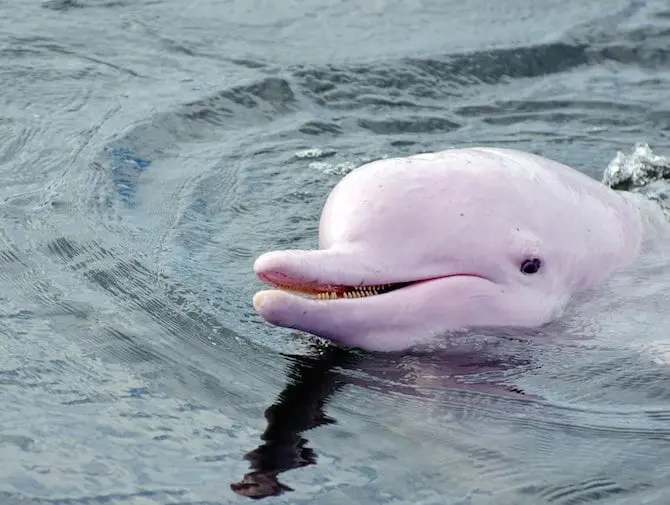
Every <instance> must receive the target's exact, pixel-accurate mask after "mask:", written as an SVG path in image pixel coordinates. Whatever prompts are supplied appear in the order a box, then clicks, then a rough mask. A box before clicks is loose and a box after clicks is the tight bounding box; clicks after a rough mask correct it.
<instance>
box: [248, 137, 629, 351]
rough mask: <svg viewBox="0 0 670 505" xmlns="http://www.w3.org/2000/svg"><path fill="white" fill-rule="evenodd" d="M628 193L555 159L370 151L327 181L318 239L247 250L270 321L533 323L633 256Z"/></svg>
mask: <svg viewBox="0 0 670 505" xmlns="http://www.w3.org/2000/svg"><path fill="white" fill-rule="evenodd" d="M640 227H641V225H640V217H639V214H638V212H637V209H636V208H635V207H634V205H633V204H632V203H630V201H629V200H627V199H625V198H623V197H622V196H621V195H620V194H618V193H617V192H615V191H613V190H611V189H609V188H607V187H605V186H604V185H602V184H600V183H598V182H597V181H595V180H593V179H591V178H590V177H588V176H586V175H583V174H581V173H579V172H577V171H575V170H573V169H571V168H569V167H567V166H565V165H562V164H559V163H557V162H554V161H551V160H548V159H546V158H542V157H539V156H535V155H532V154H528V153H522V152H519V151H511V150H503V149H490V148H470V149H453V150H447V151H442V152H439V153H430V154H420V155H416V156H411V157H408V158H395V159H387V160H379V161H376V162H373V163H369V164H367V165H363V166H362V167H359V168H358V169H356V170H354V171H352V172H351V173H349V174H348V175H347V176H346V177H344V178H343V179H342V180H341V181H340V182H339V183H338V184H337V185H336V186H335V188H334V189H333V191H332V192H331V194H330V195H329V197H328V199H327V201H326V203H325V206H324V209H323V212H322V215H321V221H320V228H319V249H318V250H287V251H272V252H268V253H265V254H263V255H261V256H260V257H259V258H257V260H256V262H255V264H254V270H255V272H256V275H257V276H258V277H259V279H260V280H262V281H264V282H265V283H267V284H270V285H271V286H272V287H273V288H275V289H270V290H264V291H260V292H258V293H257V294H256V295H255V296H254V300H253V304H254V308H255V309H256V311H257V312H258V313H259V314H260V315H261V316H262V317H263V318H264V319H265V320H266V321H268V322H270V323H272V324H275V325H278V326H283V327H289V328H294V329H298V330H302V331H306V332H309V333H312V334H315V335H318V336H320V337H323V338H325V339H328V340H331V341H332V342H335V343H337V344H340V345H343V346H348V347H359V348H362V349H366V350H373V351H398V350H402V349H407V348H409V347H412V346H414V345H418V344H426V343H430V342H431V341H433V340H434V339H436V338H439V337H441V336H444V335H445V334H447V333H448V332H449V331H452V330H458V329H465V328H473V327H500V326H512V327H534V326H539V325H542V324H544V323H546V322H548V321H550V320H551V319H553V318H554V317H556V316H557V314H559V313H560V311H561V309H562V308H563V306H564V305H565V303H566V302H567V301H568V300H569V298H570V295H571V294H573V293H574V292H576V291H578V290H582V289H587V288H590V287H592V286H594V285H596V284H598V283H599V282H601V281H602V280H604V279H605V278H606V277H607V276H608V275H609V274H610V273H611V272H612V271H613V270H614V269H616V268H617V267H619V266H621V265H624V264H626V263H627V262H630V261H631V260H632V258H633V257H634V256H635V254H636V252H637V250H638V247H639V244H640V234H641V231H640Z"/></svg>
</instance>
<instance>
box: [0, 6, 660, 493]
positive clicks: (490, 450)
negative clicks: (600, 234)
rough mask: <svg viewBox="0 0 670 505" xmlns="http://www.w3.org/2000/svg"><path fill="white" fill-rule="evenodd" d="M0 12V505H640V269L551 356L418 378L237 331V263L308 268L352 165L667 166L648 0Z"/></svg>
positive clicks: (538, 346)
mask: <svg viewBox="0 0 670 505" xmlns="http://www.w3.org/2000/svg"><path fill="white" fill-rule="evenodd" d="M0 12H1V13H2V16H0V56H1V58H2V59H1V62H2V65H1V66H0V104H1V107H0V176H1V177H2V184H1V185H0V213H1V217H2V219H0V286H1V290H0V296H1V297H2V303H0V332H1V333H2V342H3V344H2V352H1V355H0V405H2V430H1V432H0V455H1V458H2V459H1V461H2V463H0V465H1V466H0V469H1V470H0V503H2V504H3V505H13V504H25V505H27V504H31V505H32V504H59V505H66V504H98V503H100V504H103V503H104V504H133V505H138V504H154V503H158V504H174V505H176V504H215V503H216V504H219V503H245V502H248V501H249V498H247V497H244V496H241V495H240V494H236V493H235V492H233V490H232V489H231V484H235V483H239V482H240V481H241V480H242V479H243V476H244V475H245V474H248V473H249V472H251V475H250V476H247V480H248V481H253V480H255V481H256V482H259V483H260V484H259V487H258V488H256V489H257V491H258V492H259V493H272V492H274V491H276V490H278V489H280V487H279V484H277V480H278V481H279V482H281V483H282V484H284V485H286V486H289V487H290V488H292V490H288V489H284V491H285V492H283V493H281V494H280V495H279V496H278V497H271V498H268V502H273V503H274V502H277V503H292V504H299V503H319V504H323V505H327V504H340V503H341V504H350V503H366V504H367V503H372V504H374V503H389V504H391V503H392V504H405V503H406V504H440V505H456V504H463V505H465V504H468V505H479V504H487V505H488V504H496V505H505V504H510V505H512V504H515V505H516V504H519V505H520V504H534V505H539V504H549V503H551V504H562V505H576V504H582V503H606V504H619V503H622V504H624V503H625V504H630V503H640V504H641V503H645V504H667V503H669V502H670V429H669V428H668V426H669V424H668V423H669V422H670V405H669V402H670V367H668V365H667V364H664V363H663V359H658V355H659V353H660V355H661V356H663V355H664V354H663V353H664V352H666V351H667V350H668V349H670V347H668V346H667V343H668V341H670V338H668V337H667V336H666V335H667V334H668V333H669V330H670V324H668V320H669V319H668V315H670V308H668V307H670V305H669V304H668V303H667V302H668V297H667V295H664V293H667V288H668V287H670V280H668V275H667V272H668V269H667V268H666V266H667V265H666V264H665V263H664V259H663V258H662V257H661V259H660V260H658V261H657V262H656V263H652V264H650V265H647V266H646V269H645V272H644V273H640V272H638V273H637V274H636V275H631V274H629V275H628V276H626V275H624V276H623V277H621V279H620V280H619V281H617V282H615V283H614V284H613V285H612V286H610V287H609V288H608V289H609V291H608V296H602V297H601V298H600V299H598V300H590V301H588V303H585V304H584V305H581V306H580V307H581V308H579V309H576V311H577V314H578V315H577V317H576V319H573V322H572V323H565V324H563V325H559V326H558V327H556V328H554V329H553V330H551V329H549V330H548V331H549V333H551V332H552V331H553V332H554V334H553V335H542V334H536V335H532V336H531V337H532V338H530V339H527V340H523V339H521V340H518V339H506V338H503V337H500V338H496V336H494V335H488V336H487V335H481V337H482V339H481V340H477V342H479V343H477V344H476V345H475V344H472V345H470V346H469V347H468V348H467V349H466V350H460V351H458V350H456V349H452V350H451V351H446V352H443V353H435V354H426V353H423V354H422V353H418V352H414V353H408V354H405V355H393V356H376V355H362V354H356V353H353V354H348V353H340V352H338V351H336V350H332V349H327V348H324V347H323V346H320V345H319V344H318V342H316V341H315V340H314V339H311V338H308V337H306V336H304V335H293V334H292V333H291V332H289V331H285V330H281V329H277V328H271V327H269V326H267V325H265V324H264V323H262V321H261V320H260V319H259V318H258V317H257V316H256V315H255V314H254V312H253V310H252V308H251V304H250V300H251V296H252V295H253V293H254V292H255V291H256V290H257V289H259V288H260V285H259V283H258V282H257V281H256V279H255V278H254V276H253V272H252V264H253V260H254V258H255V257H256V256H257V255H259V254H260V253H262V252H265V251H267V250H272V249H282V248H292V247H312V246H315V245H316V232H317V225H318V218H319V212H320V209H321V205H322V204H323V201H324V198H325V197H326V195H327V193H328V191H329V190H330V188H331V187H332V186H333V185H334V184H335V183H336V182H337V180H338V179H339V178H340V177H341V176H342V175H343V174H345V173H346V172H347V171H349V170H350V169H351V168H353V167H355V166H357V165H360V164H362V163H364V162H366V161H370V160H373V159H377V158H379V157H385V156H396V155H409V154H415V153H417V152H420V151H430V150H439V149H445V148H449V147H454V146H465V145H498V146H504V147H513V148H518V149H522V150H529V151H533V152H536V153H539V154H542V155H544V156H548V157H551V158H554V159H557V160H559V161H562V162H564V163H567V164H569V165H571V166H574V167H576V168H578V169H579V170H582V171H584V172H586V173H588V174H589V175H592V176H593V177H596V178H600V176H601V174H602V171H603V170H604V168H605V167H606V166H607V165H608V163H609V162H610V161H612V160H613V159H614V158H615V156H616V155H617V152H619V151H623V152H626V153H628V152H634V150H635V147H634V146H635V144H636V143H637V142H646V143H648V144H649V145H650V146H652V148H653V149H654V152H657V153H663V152H664V151H665V152H666V153H668V147H669V145H668V144H669V137H670V108H669V107H670V106H669V105H668V104H669V103H670V49H669V48H670V5H669V4H668V2H667V0H648V1H644V0H607V1H605V0H596V1H593V2H584V1H577V0H568V1H565V0H561V1H558V0H542V1H536V0H510V1H506V2H494V1H485V0H472V1H469V2H460V1H459V2H457V1H453V0H441V1H440V0H432V1H431V0H424V1H421V0H415V1H411V0H402V1H400V0H379V1H376V0H375V1H372V0H371V1H366V2H348V1H344V0H314V1H310V2H296V1H291V2H289V1H269V0H266V1H255V0H228V1H224V0H222V1H219V2H213V1H207V0H205V1H196V2H186V1H184V0H152V1H133V2H130V1H128V2H126V1H123V0H121V1H114V0H100V1H97V0H45V1H43V2H41V3H40V2H36V1H33V2H30V1H19V0H9V1H0ZM664 274H665V275H664ZM585 302H586V301H585ZM575 321H578V322H579V323H575ZM562 332H563V333H566V334H567V333H572V334H574V335H577V336H578V337H579V336H581V337H588V338H585V340H583V341H580V340H579V339H575V338H572V339H567V338H566V339H565V340H562V339H561V336H562ZM574 335H573V336H574ZM664 339H665V340H664ZM589 342H590V343H589ZM663 345H666V347H663ZM659 349H660V351H659ZM656 351H659V352H656ZM666 355H667V356H670V353H667V352H666ZM490 390H493V391H494V393H495V394H489V392H490ZM499 393H500V394H499ZM270 406H273V407H272V408H271V409H270V410H268V411H267V412H266V409H268V407H270ZM266 429H267V430H266ZM264 432H265V435H264V438H265V439H266V442H267V443H265V442H264V440H262V439H261V435H263V433H264ZM279 471H283V473H280V474H279V475H278V476H277V475H276V474H277V472H279ZM233 487H234V488H236V489H238V491H239V492H240V493H243V491H244V490H241V491H240V490H239V487H237V486H233Z"/></svg>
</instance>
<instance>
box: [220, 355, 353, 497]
mask: <svg viewBox="0 0 670 505" xmlns="http://www.w3.org/2000/svg"><path fill="white" fill-rule="evenodd" d="M288 359H289V360H290V369H289V373H288V384H287V385H286V387H285V388H284V390H283V391H282V392H281V393H280V395H279V398H278V399H277V401H276V402H275V403H274V404H273V405H272V406H270V407H269V408H268V409H267V410H266V411H265V419H266V420H267V428H266V429H265V432H264V433H263V434H262V435H261V440H263V441H264V443H263V444H262V445H260V446H258V447H257V448H256V449H254V450H252V451H250V452H248V453H247V454H246V455H245V459H246V460H247V461H249V462H250V466H251V471H250V472H249V473H247V474H246V475H244V477H243V478H242V480H241V481H240V482H236V483H232V484H231V485H230V487H231V489H232V490H233V491H234V492H235V493H237V494H239V495H241V496H248V497H249V498H266V497H268V496H277V495H280V494H281V493H283V492H285V491H292V489H291V488H290V487H289V486H287V485H286V484H283V483H281V482H279V479H278V476H279V474H280V473H282V472H286V471H288V470H293V469H297V468H301V467H304V466H307V465H314V464H316V454H315V453H314V451H313V450H312V449H311V448H309V447H307V446H306V444H307V439H305V438H304V437H303V436H302V435H301V434H302V432H304V431H308V430H311V429H313V428H317V427H319V426H323V425H327V424H333V423H335V422H336V421H335V420H334V419H332V418H330V417H328V416H327V415H326V414H325V412H324V407H325V405H326V403H327V402H328V401H329V400H330V399H331V398H332V397H333V395H334V394H335V393H337V392H338V391H339V390H340V389H341V388H342V387H343V386H345V385H346V383H347V381H346V378H345V376H344V375H343V374H341V373H340V371H339V369H340V368H342V367H348V366H352V365H354V364H356V363H358V362H360V360H361V359H362V356H361V355H358V354H355V353H352V352H349V351H346V350H343V349H340V348H337V347H325V348H322V349H320V350H319V353H318V355H316V356H288Z"/></svg>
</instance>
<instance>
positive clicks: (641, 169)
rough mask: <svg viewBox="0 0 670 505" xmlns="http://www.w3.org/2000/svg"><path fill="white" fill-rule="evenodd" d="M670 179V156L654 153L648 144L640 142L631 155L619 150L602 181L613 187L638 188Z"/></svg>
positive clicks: (628, 189)
mask: <svg viewBox="0 0 670 505" xmlns="http://www.w3.org/2000/svg"><path fill="white" fill-rule="evenodd" d="M667 179H670V158H666V157H664V156H658V155H656V154H654V153H653V152H652V150H651V148H650V147H649V145H648V144H646V143H642V142H639V143H637V144H635V147H634V148H633V150H632V151H631V153H630V154H629V155H626V154H624V153H623V152H621V151H619V152H617V155H616V157H615V158H614V159H613V160H612V161H611V162H610V164H609V165H608V167H607V168H606V169H605V172H604V173H603V179H602V182H603V183H604V184H606V185H607V186H609V187H611V188H613V189H620V190H627V191H632V190H634V189H636V188H641V187H643V186H648V185H649V184H651V183H653V182H656V181H661V180H667Z"/></svg>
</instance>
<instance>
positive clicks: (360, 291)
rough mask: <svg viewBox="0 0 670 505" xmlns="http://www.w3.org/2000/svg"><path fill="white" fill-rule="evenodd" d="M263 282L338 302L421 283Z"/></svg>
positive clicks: (312, 296)
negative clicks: (349, 284)
mask: <svg viewBox="0 0 670 505" xmlns="http://www.w3.org/2000/svg"><path fill="white" fill-rule="evenodd" d="M260 277H261V280H262V281H264V282H265V283H266V284H269V285H270V286H272V287H274V288H276V289H279V290H281V291H286V292H289V293H293V294H298V295H303V296H307V297H308V298H312V299H314V300H338V299H353V298H366V297H369V296H378V295H383V294H386V293H391V292H393V291H396V290H398V289H402V288H405V287H407V286H411V285H412V284H416V283H419V282H425V281H423V280H420V281H408V282H391V283H387V284H370V285H359V286H345V285H341V284H301V283H299V282H291V280H290V279H285V280H284V282H276V281H272V280H270V279H268V278H264V276H260Z"/></svg>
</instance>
